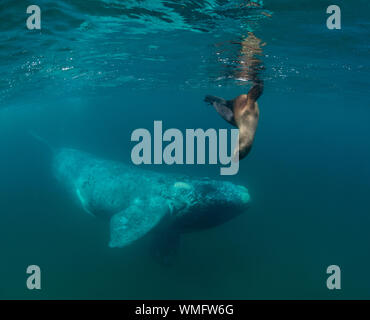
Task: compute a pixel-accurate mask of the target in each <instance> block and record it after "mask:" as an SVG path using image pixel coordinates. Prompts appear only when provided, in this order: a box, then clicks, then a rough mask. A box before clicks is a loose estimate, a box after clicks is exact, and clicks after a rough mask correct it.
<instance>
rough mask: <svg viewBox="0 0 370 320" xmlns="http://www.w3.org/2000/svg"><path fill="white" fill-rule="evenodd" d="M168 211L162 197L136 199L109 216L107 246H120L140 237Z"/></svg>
mask: <svg viewBox="0 0 370 320" xmlns="http://www.w3.org/2000/svg"><path fill="white" fill-rule="evenodd" d="M169 211H170V210H169V207H168V205H166V204H165V202H164V201H163V199H160V198H152V199H150V200H149V201H147V200H145V201H144V200H140V199H137V200H136V201H135V203H134V204H132V205H131V206H129V207H128V208H127V209H125V210H123V211H121V212H119V213H117V214H115V215H114V216H113V217H112V218H111V222H110V242H109V246H110V247H111V248H116V247H119V248H120V247H124V246H126V245H128V244H130V243H132V242H133V241H135V240H137V239H139V238H141V237H142V236H144V235H145V234H146V233H148V232H149V231H150V230H151V229H153V228H154V227H155V226H156V225H157V224H158V223H159V221H161V219H162V218H163V217H164V216H165V215H166V214H167V213H169Z"/></svg>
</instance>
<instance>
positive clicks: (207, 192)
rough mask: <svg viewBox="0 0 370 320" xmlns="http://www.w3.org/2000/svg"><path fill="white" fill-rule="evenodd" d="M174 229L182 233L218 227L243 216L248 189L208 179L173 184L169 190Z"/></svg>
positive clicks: (248, 200) (248, 197) (246, 205)
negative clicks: (170, 191)
mask: <svg viewBox="0 0 370 320" xmlns="http://www.w3.org/2000/svg"><path fill="white" fill-rule="evenodd" d="M171 188H172V196H173V197H172V199H173V200H172V201H171V210H172V213H173V216H174V225H175V226H176V227H177V228H179V229H180V230H181V231H183V232H191V231H196V230H200V229H205V228H210V227H214V226H217V225H220V224H222V223H224V222H226V221H229V220H231V219H232V218H234V217H236V216H238V215H240V214H241V213H243V212H245V211H246V209H247V208H248V206H249V203H250V196H249V193H248V190H247V188H245V187H243V186H239V185H235V184H233V183H231V182H226V181H216V180H209V179H202V180H184V181H176V182H175V183H174V184H173V185H172V186H171Z"/></svg>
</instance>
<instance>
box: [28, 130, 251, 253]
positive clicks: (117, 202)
mask: <svg viewBox="0 0 370 320" xmlns="http://www.w3.org/2000/svg"><path fill="white" fill-rule="evenodd" d="M33 135H34V134H33ZM34 137H36V138H37V139H38V140H40V141H43V142H45V141H44V140H43V139H42V138H40V137H39V136H37V135H34ZM45 143H46V142H45ZM47 144H48V143H47ZM48 146H49V148H50V150H52V159H51V162H52V166H51V167H52V170H51V171H52V173H53V175H54V177H55V178H56V180H57V181H58V182H59V183H60V184H61V185H62V186H63V187H64V189H65V190H66V191H67V193H68V194H69V195H70V196H71V197H72V198H73V199H74V200H75V201H76V203H77V204H78V205H79V206H80V208H81V209H82V211H84V212H86V213H87V214H90V215H92V216H95V217H98V218H101V219H103V220H107V221H108V222H109V227H110V239H109V247H111V248H122V247H125V246H128V245H130V244H132V243H134V242H135V241H137V240H138V239H140V238H142V237H144V236H145V235H146V234H148V233H155V234H156V238H157V240H156V246H157V248H159V249H158V254H160V255H163V256H165V255H167V254H169V252H171V251H175V248H176V247H177V244H178V241H179V237H180V236H181V234H184V233H189V232H196V231H201V230H204V229H207V228H212V227H215V226H218V225H221V224H223V223H225V222H227V221H229V220H231V219H233V218H235V217H236V216H238V215H240V214H242V213H244V212H245V211H246V210H247V209H248V208H249V206H250V195H249V191H248V189H247V188H246V187H244V186H241V185H236V184H234V183H232V182H229V181H222V180H212V179H209V178H203V177H201V178H197V177H190V176H185V175H176V174H172V173H171V174H167V173H162V172H156V171H151V170H147V169H142V168H139V167H138V166H135V165H128V164H125V163H123V162H119V161H113V160H107V159H102V158H99V157H96V156H94V155H92V154H90V153H87V152H84V151H81V150H78V149H73V148H54V147H50V145H49V144H48Z"/></svg>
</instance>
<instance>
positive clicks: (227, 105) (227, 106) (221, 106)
mask: <svg viewBox="0 0 370 320" xmlns="http://www.w3.org/2000/svg"><path fill="white" fill-rule="evenodd" d="M204 101H205V102H207V103H209V104H211V105H213V107H214V108H215V109H216V111H217V112H218V114H219V115H220V116H221V117H222V118H223V119H224V120H226V121H227V122H228V123H230V124H232V125H233V126H236V124H235V119H234V113H233V102H232V101H228V100H225V99H223V98H219V97H215V96H206V97H205V99H204Z"/></svg>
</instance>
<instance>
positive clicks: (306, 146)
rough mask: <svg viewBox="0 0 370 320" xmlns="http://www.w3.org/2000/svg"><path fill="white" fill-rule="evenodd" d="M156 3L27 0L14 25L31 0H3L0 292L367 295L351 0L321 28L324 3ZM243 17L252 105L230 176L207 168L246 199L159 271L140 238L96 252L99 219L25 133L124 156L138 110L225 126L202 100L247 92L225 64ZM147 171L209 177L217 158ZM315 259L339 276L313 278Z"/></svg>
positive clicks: (363, 67)
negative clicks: (253, 54) (254, 50)
mask: <svg viewBox="0 0 370 320" xmlns="http://www.w3.org/2000/svg"><path fill="white" fill-rule="evenodd" d="M163 3H164V2H163ZM163 3H162V2H160V1H143V2H139V1H125V2H124V1H111V2H109V1H82V0H80V1H72V0H69V1H67V0H66V1H58V2H56V1H39V3H38V4H39V5H40V7H41V9H42V17H43V20H42V23H43V25H42V30H41V32H40V31H32V32H31V31H28V30H27V29H26V28H25V18H26V15H25V10H26V6H27V5H29V4H31V3H29V2H27V1H2V4H1V10H0V12H1V20H0V21H1V22H0V34H1V40H0V41H1V42H0V47H1V50H0V71H1V76H0V253H1V258H0V259H1V260H0V274H1V275H2V276H1V280H0V298H2V299H11V298H21V299H38V298H48V299H50V298H51V299H55V298H70V299H76V298H84V299H98V298H103V299H108V298H109V299H144V298H157V299H161V298H166V299H168V298H193V299H197V298H211V299H213V298H215V299H224V298H226V299H228V298H238V299H256V298H272V299H279V298H317V299H323V298H335V299H336V298H370V250H369V249H370V248H369V242H370V235H369V229H370V202H369V198H370V197H369V195H370V192H369V191H370V168H369V163H370V125H369V120H370V105H369V76H370V66H369V53H370V44H369V35H370V34H369V33H370V32H369V30H370V28H369V21H370V20H369V17H370V8H369V5H368V2H367V1H359V0H357V1H351V2H349V1H336V3H335V4H337V5H340V6H341V9H342V28H343V29H342V30H340V31H330V30H328V29H327V28H326V24H325V23H326V17H327V15H326V8H327V6H328V5H330V4H332V3H331V2H330V3H329V2H328V1H314V2H313V1H303V0H302V1H290V0H289V1H288V0H284V1H265V3H264V9H253V10H251V9H248V8H247V9H246V8H244V9H243V7H242V9H241V7H240V6H239V5H240V4H241V3H242V1H208V2H205V1H197V2H195V1H176V2H175V1H173V2H172V1H168V2H166V4H167V6H166V5H163ZM171 3H172V6H171ZM32 4H33V3H32ZM176 4H177V6H175V5H176ZM180 4H181V5H182V6H180ZM261 10H263V11H266V12H268V13H269V14H271V15H272V18H271V19H268V18H266V16H265V15H263V14H261ZM247 30H249V31H254V32H255V34H256V35H257V36H258V37H259V38H261V39H262V40H263V41H265V42H266V43H267V46H266V47H264V53H263V57H262V60H263V63H264V66H265V68H266V70H265V71H264V72H263V74H262V75H261V77H263V79H264V80H265V92H264V95H263V96H262V97H261V99H260V101H259V103H260V109H261V118H260V123H259V127H258V131H257V137H256V141H255V146H254V148H253V151H252V153H251V154H250V155H249V156H248V157H247V158H246V159H245V160H243V161H242V162H241V163H240V165H241V167H240V171H239V174H238V175H236V176H233V177H222V178H223V179H229V180H230V181H233V182H235V183H239V184H243V185H245V186H247V187H248V189H249V191H250V194H251V196H252V201H253V202H252V206H251V208H250V209H249V210H248V211H247V212H246V213H245V214H244V215H242V216H240V217H238V218H236V219H234V220H233V221H231V222H229V223H227V224H225V225H222V226H220V227H217V228H215V229H210V230H206V231H203V232H199V233H194V234H187V235H185V236H184V237H183V239H182V243H181V248H180V252H179V256H178V258H177V260H176V261H175V263H174V265H173V266H172V267H170V268H165V267H163V266H160V265H158V264H156V263H155V262H154V261H153V260H152V259H151V257H150V255H149V254H148V252H147V248H146V243H145V241H139V242H137V243H135V244H133V245H132V246H130V247H127V248H123V249H109V248H108V246H107V243H108V239H109V230H108V226H107V225H105V224H104V223H101V222H100V221H99V220H96V219H94V218H92V217H90V216H89V215H87V214H85V213H84V212H82V210H81V209H80V208H78V207H76V206H75V204H74V203H73V202H72V201H70V200H69V198H68V196H67V195H66V194H65V192H64V190H63V189H62V188H61V187H60V186H59V185H58V184H57V183H56V181H55V180H54V178H53V177H52V175H51V171H50V155H49V154H48V151H47V150H45V148H44V147H43V146H41V145H40V144H38V143H37V142H36V141H34V140H33V139H32V137H31V136H30V135H29V134H28V132H29V130H33V131H36V132H38V133H39V134H41V135H42V136H44V137H47V138H48V140H49V141H50V142H51V143H52V144H53V145H55V146H72V147H76V148H79V149H82V150H86V151H89V152H91V153H93V154H96V155H98V156H100V157H104V158H108V159H114V160H118V161H124V162H126V163H129V162H130V151H131V148H132V146H133V144H132V143H131V142H130V135H131V132H132V131H133V130H134V129H136V128H140V127H143V128H147V129H149V130H152V126H153V121H154V120H162V121H163V125H164V128H165V129H166V128H171V127H174V128H179V129H185V128H204V129H207V128H228V125H227V124H226V123H225V122H224V121H223V120H222V119H221V118H220V117H219V116H218V115H217V114H216V113H215V112H214V110H213V109H211V108H210V107H207V106H206V105H205V104H204V103H203V102H202V100H203V97H204V95H205V94H209V93H210V94H214V95H219V96H224V97H227V98H232V97H234V96H236V95H237V94H240V93H243V92H245V91H247V90H248V88H249V83H246V82H243V81H240V80H237V79H235V77H232V76H230V72H229V70H230V68H231V69H235V68H236V69H237V68H238V51H237V46H236V45H234V44H232V43H230V41H231V42H232V41H238V40H240V38H242V37H243V35H245V34H246V31H247ZM215 43H222V45H223V46H224V47H223V48H224V49H223V51H222V53H221V58H219V57H218V55H217V52H218V51H217V49H215V48H216V47H215ZM152 169H153V170H161V171H164V172H167V171H168V172H178V173H185V174H189V175H194V176H209V177H212V178H217V179H220V176H219V168H218V167H216V166H176V167H153V168H152ZM31 264H37V265H39V266H40V267H41V270H42V290H41V291H39V292H35V291H28V290H27V289H26V286H25V281H26V276H27V275H26V272H25V270H26V267H27V266H28V265H31ZM332 264H335V265H339V266H340V267H341V270H342V290H341V291H336V292H333V291H329V290H328V289H327V288H326V278H327V275H326V268H327V267H328V266H329V265H332Z"/></svg>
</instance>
